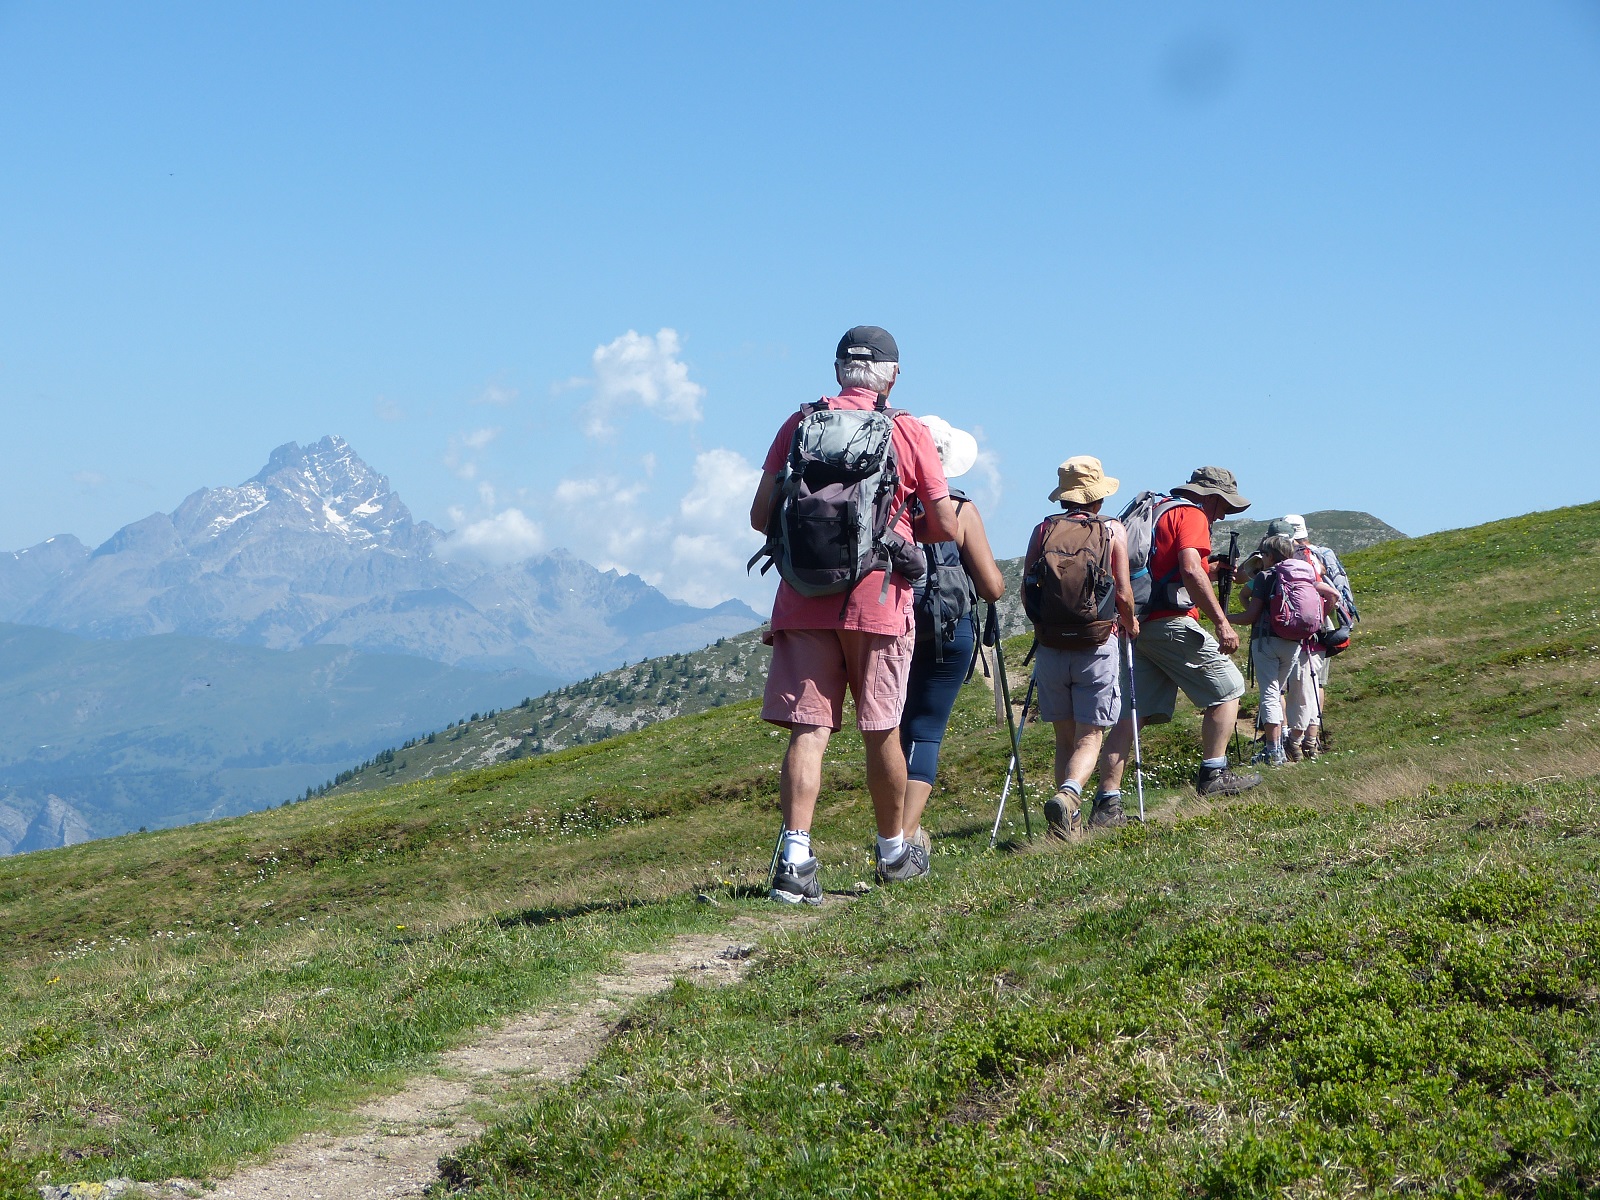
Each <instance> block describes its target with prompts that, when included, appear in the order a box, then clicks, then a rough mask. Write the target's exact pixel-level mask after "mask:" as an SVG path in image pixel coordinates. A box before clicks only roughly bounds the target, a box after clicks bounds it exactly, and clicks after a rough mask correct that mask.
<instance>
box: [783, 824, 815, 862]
mask: <svg viewBox="0 0 1600 1200" xmlns="http://www.w3.org/2000/svg"><path fill="white" fill-rule="evenodd" d="M810 857H811V831H810V830H809V829H790V830H787V831H785V832H784V835H783V861H784V862H786V863H802V862H805V861H806V859H808V858H810Z"/></svg>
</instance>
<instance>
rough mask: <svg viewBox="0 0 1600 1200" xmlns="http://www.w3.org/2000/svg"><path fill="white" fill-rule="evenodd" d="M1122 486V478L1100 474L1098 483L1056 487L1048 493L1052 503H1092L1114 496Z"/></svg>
mask: <svg viewBox="0 0 1600 1200" xmlns="http://www.w3.org/2000/svg"><path fill="white" fill-rule="evenodd" d="M1121 486H1122V480H1120V479H1113V478H1112V477H1111V476H1109V475H1105V476H1102V477H1101V479H1100V482H1099V483H1095V484H1090V485H1088V486H1086V487H1075V488H1063V487H1058V488H1056V490H1055V491H1053V492H1051V493H1050V501H1051V503H1053V504H1061V503H1065V504H1093V503H1094V502H1095V501H1096V500H1104V499H1105V498H1106V497H1107V496H1115V495H1116V494H1117V489H1118V488H1119V487H1121Z"/></svg>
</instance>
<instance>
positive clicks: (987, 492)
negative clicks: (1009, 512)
mask: <svg viewBox="0 0 1600 1200" xmlns="http://www.w3.org/2000/svg"><path fill="white" fill-rule="evenodd" d="M963 483H964V484H965V485H966V486H964V487H962V488H961V490H962V491H963V492H966V493H967V495H969V496H971V497H972V498H973V500H974V501H976V502H977V505H978V507H979V508H980V509H984V510H986V511H992V510H993V509H994V508H995V507H996V506H997V505H999V503H1000V495H1001V492H1002V486H1001V481H1000V456H999V455H998V454H996V453H995V452H994V451H993V450H979V451H978V457H977V460H976V461H975V462H974V463H973V464H972V470H971V471H970V472H968V474H967V476H966V478H964V479H961V480H957V486H960V485H961V484H963Z"/></svg>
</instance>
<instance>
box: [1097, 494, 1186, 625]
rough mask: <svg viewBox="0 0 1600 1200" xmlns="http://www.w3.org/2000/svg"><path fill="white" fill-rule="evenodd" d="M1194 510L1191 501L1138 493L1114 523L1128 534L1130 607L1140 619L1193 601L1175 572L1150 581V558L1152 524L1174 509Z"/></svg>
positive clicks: (1152, 547) (1154, 526) (1152, 542)
mask: <svg viewBox="0 0 1600 1200" xmlns="http://www.w3.org/2000/svg"><path fill="white" fill-rule="evenodd" d="M1184 507H1188V508H1198V507H1199V505H1197V504H1196V503H1195V502H1194V501H1193V500H1185V499H1184V498H1183V497H1181V496H1166V495H1163V494H1161V493H1160V492H1140V493H1139V494H1138V495H1137V496H1135V497H1134V498H1133V499H1132V500H1131V501H1129V503H1128V507H1127V508H1125V509H1123V510H1122V515H1121V516H1119V517H1118V518H1117V520H1119V521H1121V522H1122V528H1123V530H1124V531H1125V532H1126V533H1127V535H1128V576H1129V579H1130V580H1131V582H1132V583H1133V606H1134V608H1135V609H1136V610H1137V611H1138V613H1139V615H1140V616H1141V617H1142V616H1144V614H1145V613H1146V612H1150V611H1152V610H1154V609H1166V608H1177V609H1183V608H1188V607H1190V606H1191V605H1192V604H1193V603H1194V601H1193V600H1192V599H1191V598H1190V596H1189V589H1188V588H1186V587H1184V586H1183V580H1182V578H1181V577H1180V576H1179V574H1178V571H1177V570H1176V569H1174V570H1171V571H1168V572H1167V573H1166V574H1165V575H1163V576H1162V577H1161V578H1160V579H1152V578H1150V555H1151V552H1152V551H1153V550H1154V549H1155V545H1154V543H1155V534H1156V522H1157V521H1159V520H1160V519H1161V518H1162V517H1164V516H1166V515H1167V514H1168V513H1169V512H1171V511H1172V510H1173V509H1175V508H1184Z"/></svg>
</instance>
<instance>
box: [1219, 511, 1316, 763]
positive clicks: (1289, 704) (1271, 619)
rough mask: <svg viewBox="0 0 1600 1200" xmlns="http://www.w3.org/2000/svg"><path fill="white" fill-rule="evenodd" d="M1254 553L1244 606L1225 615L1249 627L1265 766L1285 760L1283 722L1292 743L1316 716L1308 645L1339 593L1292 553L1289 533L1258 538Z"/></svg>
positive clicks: (1260, 757) (1259, 755)
mask: <svg viewBox="0 0 1600 1200" xmlns="http://www.w3.org/2000/svg"><path fill="white" fill-rule="evenodd" d="M1258 553H1259V554H1260V555H1261V570H1260V572H1258V573H1257V574H1256V575H1255V576H1254V577H1253V578H1252V579H1251V580H1250V582H1249V583H1248V584H1246V585H1245V587H1244V589H1243V590H1244V596H1245V600H1246V603H1245V608H1244V611H1243V612H1242V613H1230V614H1229V616H1228V619H1229V621H1231V622H1232V623H1233V624H1235V625H1248V626H1250V628H1251V634H1250V663H1251V666H1253V667H1254V668H1255V674H1256V680H1257V682H1258V683H1259V685H1260V687H1261V699H1260V704H1259V706H1258V709H1257V715H1256V724H1257V726H1258V727H1259V728H1260V729H1261V731H1262V736H1263V738H1264V739H1265V740H1264V743H1263V745H1262V748H1261V750H1260V752H1259V753H1257V755H1256V757H1255V761H1256V762H1258V763H1261V764H1263V765H1265V766H1269V767H1271V766H1279V765H1281V764H1283V763H1285V762H1288V761H1289V755H1288V752H1287V751H1286V750H1285V748H1284V744H1285V738H1284V727H1285V725H1286V724H1287V726H1288V730H1289V735H1288V742H1289V743H1290V744H1291V745H1298V744H1299V741H1300V739H1301V738H1302V737H1303V736H1304V735H1305V731H1306V727H1307V726H1308V725H1309V724H1311V723H1312V722H1313V721H1314V720H1315V719H1316V715H1317V710H1316V693H1315V691H1314V688H1315V682H1314V680H1315V676H1314V674H1313V671H1312V667H1311V649H1310V647H1311V645H1312V644H1313V643H1314V641H1315V639H1316V636H1317V634H1318V633H1319V632H1320V631H1321V629H1322V623H1323V618H1324V617H1325V616H1326V615H1327V614H1328V612H1330V611H1331V610H1332V608H1333V606H1334V605H1336V604H1338V602H1339V593H1338V592H1337V591H1335V590H1334V589H1333V588H1332V587H1330V586H1329V585H1328V584H1326V583H1323V582H1322V580H1321V579H1319V578H1318V577H1317V573H1316V571H1315V569H1314V568H1313V567H1312V566H1311V564H1310V563H1308V562H1307V561H1306V560H1305V559H1304V558H1301V557H1300V556H1299V555H1298V554H1296V553H1295V545H1294V542H1293V541H1292V540H1291V539H1290V538H1287V537H1283V536H1281V535H1279V536H1273V537H1266V538H1263V539H1262V541H1261V547H1260V549H1259V551H1258Z"/></svg>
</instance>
